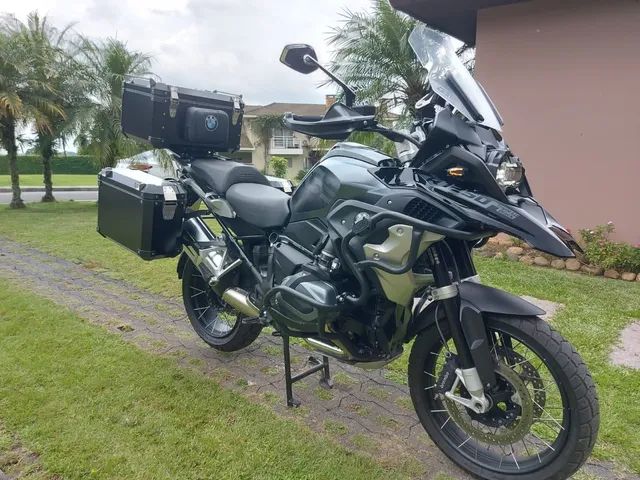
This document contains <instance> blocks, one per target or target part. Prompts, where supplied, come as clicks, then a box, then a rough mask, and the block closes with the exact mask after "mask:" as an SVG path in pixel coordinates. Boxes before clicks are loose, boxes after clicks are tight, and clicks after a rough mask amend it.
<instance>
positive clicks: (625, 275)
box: [620, 272, 640, 282]
mask: <svg viewBox="0 0 640 480" xmlns="http://www.w3.org/2000/svg"><path fill="white" fill-rule="evenodd" d="M620 278H622V279H623V280H624V281H625V282H633V281H634V280H637V279H638V278H640V277H637V276H636V274H635V273H631V272H624V273H623V274H622V275H620Z"/></svg>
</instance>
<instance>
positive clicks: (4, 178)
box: [0, 173, 98, 188]
mask: <svg viewBox="0 0 640 480" xmlns="http://www.w3.org/2000/svg"><path fill="white" fill-rule="evenodd" d="M52 181H53V188H56V187H97V186H98V176H97V175H71V174H64V173H60V174H55V173H54V174H53V177H52ZM42 182H43V180H42V175H35V174H26V175H20V186H21V187H43V188H44V183H42ZM10 186H11V177H9V175H0V187H10Z"/></svg>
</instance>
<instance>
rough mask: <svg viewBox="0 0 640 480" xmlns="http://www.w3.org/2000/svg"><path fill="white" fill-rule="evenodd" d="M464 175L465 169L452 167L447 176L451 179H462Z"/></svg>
mask: <svg viewBox="0 0 640 480" xmlns="http://www.w3.org/2000/svg"><path fill="white" fill-rule="evenodd" d="M464 173H465V169H464V167H451V168H449V169H447V175H449V176H450V177H462V176H464Z"/></svg>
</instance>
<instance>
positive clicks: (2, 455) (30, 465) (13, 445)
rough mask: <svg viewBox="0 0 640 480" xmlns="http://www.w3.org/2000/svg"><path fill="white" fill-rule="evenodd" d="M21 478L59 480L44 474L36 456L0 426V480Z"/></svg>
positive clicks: (56, 477)
mask: <svg viewBox="0 0 640 480" xmlns="http://www.w3.org/2000/svg"><path fill="white" fill-rule="evenodd" d="M21 478H25V479H26V478H38V479H41V480H61V477H59V476H57V475H51V474H49V473H47V472H45V471H44V470H43V468H42V465H41V464H40V459H39V458H38V455H36V454H35V453H34V452H32V451H30V450H29V449H27V448H25V447H24V446H23V445H22V443H21V442H20V440H19V439H18V438H17V437H16V436H15V435H12V434H10V433H9V432H8V431H7V430H6V429H5V428H4V427H3V426H2V425H0V480H19V479H21Z"/></svg>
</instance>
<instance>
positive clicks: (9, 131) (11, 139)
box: [3, 118, 25, 208]
mask: <svg viewBox="0 0 640 480" xmlns="http://www.w3.org/2000/svg"><path fill="white" fill-rule="evenodd" d="M3 130H4V132H3V137H4V138H3V140H4V142H3V143H4V144H5V145H4V147H5V149H6V150H7V156H8V157H9V174H10V175H11V192H12V197H11V203H10V204H9V208H24V206H25V205H24V202H23V201H22V196H21V195H22V192H21V191H20V176H19V174H18V145H17V144H16V124H15V121H13V119H11V118H8V119H7V120H6V124H5V125H4V129H3Z"/></svg>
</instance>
